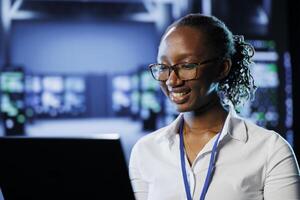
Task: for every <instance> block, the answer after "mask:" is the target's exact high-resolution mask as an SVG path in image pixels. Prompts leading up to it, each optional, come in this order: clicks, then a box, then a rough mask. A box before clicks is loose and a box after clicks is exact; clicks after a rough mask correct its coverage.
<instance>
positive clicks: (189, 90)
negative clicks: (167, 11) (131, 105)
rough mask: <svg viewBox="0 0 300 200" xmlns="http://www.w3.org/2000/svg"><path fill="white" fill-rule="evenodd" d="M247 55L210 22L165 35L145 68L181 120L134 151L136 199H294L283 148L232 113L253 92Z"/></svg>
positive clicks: (295, 184) (292, 171)
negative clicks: (156, 56) (154, 60)
mask: <svg viewBox="0 0 300 200" xmlns="http://www.w3.org/2000/svg"><path fill="white" fill-rule="evenodd" d="M253 54H254V50H253V48H252V46H251V45H249V44H247V43H245V42H244V40H243V37H241V36H233V35H232V33H231V32H230V31H229V30H228V28H227V27H226V26H225V25H224V23H223V22H221V21H220V20H218V19H217V18H215V17H212V16H204V15H200V14H190V15H187V16H185V17H183V18H181V19H179V20H178V21H176V22H175V23H173V24H172V25H171V26H170V27H169V28H168V29H167V30H166V32H165V34H164V35H163V37H162V39H161V42H160V46H159V50H158V58H157V59H158V63H159V64H152V65H150V70H151V73H152V75H153V77H154V78H155V79H156V80H157V81H159V83H160V86H161V89H162V90H163V92H164V94H165V95H166V96H167V97H168V98H169V100H170V101H171V102H172V103H173V104H174V106H175V107H176V109H177V111H179V112H180V113H181V114H180V115H179V116H178V118H177V119H176V120H175V121H174V122H172V123H171V124H170V125H168V126H166V127H164V128H162V129H159V130H157V131H155V132H154V133H151V134H149V135H147V136H144V137H143V138H142V139H140V140H139V141H138V142H137V144H136V145H135V146H134V148H133V150H132V154H131V158H130V164H129V170H130V176H131V180H132V185H133V188H134V191H135V194H136V198H137V200H143V199H145V200H146V199H147V200H183V199H188V200H191V199H194V200H196V199H202V200H203V199H206V200H218V199H224V200H248V199H249V200H250V199H253V200H260V199H265V200H283V199H284V200H292V199H293V200H296V199H300V192H299V171H298V166H297V163H296V160H295V157H294V154H293V151H292V149H291V148H290V146H289V145H288V143H287V142H286V141H285V140H284V139H283V138H282V137H281V136H280V135H279V134H277V133H275V132H273V131H269V130H266V129H264V128H261V127H258V126H256V125H255V124H253V123H251V122H248V121H246V120H244V119H242V118H239V117H238V116H236V114H235V109H237V108H238V106H239V105H242V103H243V102H244V101H245V100H248V99H251V98H252V96H253V94H254V91H255V85H254V82H253V79H252V76H251V74H250V71H249V66H250V65H251V64H252V63H251V60H250V59H251V57H252V56H253Z"/></svg>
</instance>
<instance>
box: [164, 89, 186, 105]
mask: <svg viewBox="0 0 300 200" xmlns="http://www.w3.org/2000/svg"><path fill="white" fill-rule="evenodd" d="M189 94H190V90H184V91H182V90H181V91H170V93H169V96H170V99H171V101H173V102H174V103H176V104H183V103H185V102H186V101H187V100H188V98H189Z"/></svg>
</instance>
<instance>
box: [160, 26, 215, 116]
mask: <svg viewBox="0 0 300 200" xmlns="http://www.w3.org/2000/svg"><path fill="white" fill-rule="evenodd" d="M216 56H217V55H215V54H214V51H213V48H212V47H211V46H209V43H208V42H207V40H206V36H205V35H204V33H203V32H202V31H201V30H199V29H196V28H193V27H188V26H179V27H174V28H172V29H170V30H169V31H168V33H166V34H165V36H164V38H163V39H162V41H161V43H160V46H159V50H158V62H159V63H163V64H166V65H169V66H171V65H174V64H178V63H183V62H189V63H200V62H203V61H205V60H209V59H212V58H215V57H216ZM219 65H220V62H219V61H215V62H209V63H206V64H203V65H200V66H199V67H198V69H197V77H196V79H193V80H187V81H183V80H180V79H179V78H178V77H177V75H176V73H175V72H174V71H172V72H171V74H170V77H169V79H168V80H167V81H164V82H160V86H161V88H162V90H163V92H164V94H165V95H166V96H167V97H168V98H169V99H170V101H171V102H172V103H173V104H174V105H175V106H176V109H177V111H179V112H187V111H196V110H201V108H204V107H205V106H207V105H208V103H210V102H211V101H212V100H216V99H217V98H218V96H217V95H216V86H217V84H216V82H215V81H216V79H217V76H218V74H219V73H218V71H220V70H219V67H218V66H219Z"/></svg>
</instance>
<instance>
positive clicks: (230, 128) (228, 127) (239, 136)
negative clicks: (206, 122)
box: [156, 106, 248, 145]
mask: <svg viewBox="0 0 300 200" xmlns="http://www.w3.org/2000/svg"><path fill="white" fill-rule="evenodd" d="M182 117H183V114H182V113H180V114H179V115H178V117H177V118H176V119H175V120H174V121H173V122H172V123H171V124H170V125H168V126H166V127H165V128H163V129H162V132H161V133H160V134H158V135H157V138H156V139H157V140H158V141H165V140H167V141H169V143H170V145H172V144H173V143H174V140H175V137H176V135H177V134H178V133H179V125H180V122H181V120H182ZM227 135H228V136H230V137H231V138H233V139H235V140H238V141H241V142H244V143H246V142H247V140H248V134H247V128H246V125H245V123H244V121H243V119H242V118H240V117H239V116H238V115H237V114H236V112H235V110H234V108H233V107H232V106H230V107H229V113H228V115H227V117H226V120H225V123H224V126H223V128H222V131H221V136H220V141H221V140H222V139H223V138H224V137H225V136H227Z"/></svg>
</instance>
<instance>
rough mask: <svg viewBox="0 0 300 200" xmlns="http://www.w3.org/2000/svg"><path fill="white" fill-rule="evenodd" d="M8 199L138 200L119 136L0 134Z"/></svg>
mask: <svg viewBox="0 0 300 200" xmlns="http://www.w3.org/2000/svg"><path fill="white" fill-rule="evenodd" d="M0 188H1V191H2V194H3V196H4V199H5V200H18V199H20V200H21V199H22V200H50V199H51V200H60V199H61V200H68V199H70V200H74V199H81V200H94V199H95V200H96V199H97V200H102V199H103V200H117V199H122V200H134V194H133V191H132V187H131V183H130V179H129V175H128V168H127V164H126V160H125V156H124V154H123V150H122V146H121V142H120V138H119V137H118V135H115V134H106V135H100V136H97V137H96V138H51V137H1V138H0Z"/></svg>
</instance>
